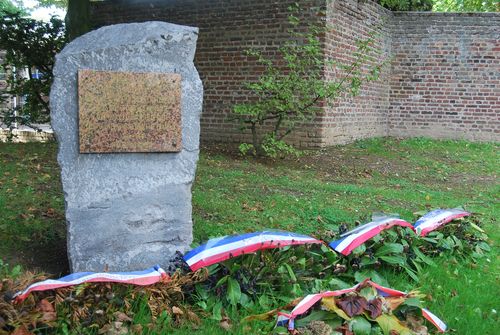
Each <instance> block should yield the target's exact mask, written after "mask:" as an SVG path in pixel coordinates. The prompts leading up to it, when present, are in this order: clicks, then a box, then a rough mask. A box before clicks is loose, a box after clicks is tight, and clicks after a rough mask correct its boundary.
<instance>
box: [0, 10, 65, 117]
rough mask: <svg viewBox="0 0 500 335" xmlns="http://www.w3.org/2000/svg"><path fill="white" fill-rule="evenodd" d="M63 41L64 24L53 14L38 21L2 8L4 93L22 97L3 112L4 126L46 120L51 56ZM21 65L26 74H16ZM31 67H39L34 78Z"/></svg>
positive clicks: (0, 39) (0, 32)
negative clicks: (19, 104) (46, 20)
mask: <svg viewBox="0 0 500 335" xmlns="http://www.w3.org/2000/svg"><path fill="white" fill-rule="evenodd" d="M65 43H66V38H65V37H64V24H63V22H62V21H61V20H59V19H58V18H56V17H52V18H51V20H50V22H42V21H37V20H34V19H31V18H27V17H23V16H22V15H21V14H20V13H9V12H3V13H2V14H1V15H0V49H1V50H5V51H6V55H5V63H4V64H3V66H4V68H5V70H6V72H7V73H8V78H7V89H6V90H5V93H6V94H8V95H11V96H18V97H23V98H24V100H25V103H24V105H23V106H21V107H20V106H17V107H16V108H15V109H14V108H12V109H9V110H6V111H5V112H4V115H3V122H4V123H5V124H6V125H7V126H11V125H12V124H13V123H14V122H18V123H20V124H25V125H33V124H34V123H46V122H48V121H49V118H50V117H49V103H48V99H47V97H48V95H49V91H50V86H51V84H52V78H53V75H52V67H53V65H54V57H55V54H56V53H57V52H59V51H60V50H61V49H62V47H63V46H64V44H65ZM13 69H16V71H13ZM24 69H27V71H28V78H23V77H22V76H20V75H19V71H20V70H24ZM35 71H40V74H41V75H40V76H39V77H38V78H35V77H34V74H35ZM5 98H6V97H3V98H2V99H5Z"/></svg>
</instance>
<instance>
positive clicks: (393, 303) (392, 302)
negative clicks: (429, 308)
mask: <svg viewBox="0 0 500 335" xmlns="http://www.w3.org/2000/svg"><path fill="white" fill-rule="evenodd" d="M385 302H386V304H387V306H388V307H389V309H390V310H391V311H394V310H396V309H397V308H398V307H399V305H401V304H402V303H403V302H405V298H404V297H388V298H385Z"/></svg>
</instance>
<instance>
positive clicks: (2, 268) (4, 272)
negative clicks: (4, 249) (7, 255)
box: [0, 259, 22, 279]
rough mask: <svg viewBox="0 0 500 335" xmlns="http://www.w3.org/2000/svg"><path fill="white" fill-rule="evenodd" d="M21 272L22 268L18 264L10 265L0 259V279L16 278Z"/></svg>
mask: <svg viewBox="0 0 500 335" xmlns="http://www.w3.org/2000/svg"><path fill="white" fill-rule="evenodd" d="M21 273H22V268H21V266H20V265H16V266H14V267H11V266H10V265H9V264H7V263H6V262H4V261H3V260H2V259H0V279H3V278H11V279H16V278H17V277H19V276H20V275H21Z"/></svg>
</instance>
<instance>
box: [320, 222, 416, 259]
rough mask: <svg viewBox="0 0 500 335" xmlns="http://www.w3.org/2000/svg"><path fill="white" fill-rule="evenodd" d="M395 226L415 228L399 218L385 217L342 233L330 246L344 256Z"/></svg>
mask: <svg viewBox="0 0 500 335" xmlns="http://www.w3.org/2000/svg"><path fill="white" fill-rule="evenodd" d="M393 226H401V227H408V228H411V229H413V226H412V225H411V224H410V223H409V222H406V221H405V220H401V219H398V218H393V217H390V218H383V219H379V220H376V221H372V222H369V223H367V224H364V225H362V226H359V227H356V228H355V229H353V230H351V231H349V232H347V233H345V234H342V235H340V236H341V237H342V238H341V239H339V240H336V241H333V242H331V243H330V247H331V248H332V249H334V250H335V251H337V252H339V253H341V254H342V255H344V256H347V255H349V254H350V253H351V252H352V251H353V250H354V249H356V248H357V247H359V246H360V245H362V244H363V243H365V242H366V241H367V240H369V239H371V238H372V237H374V236H375V235H378V234H380V233H381V232H382V231H384V230H386V229H389V228H392V227H393Z"/></svg>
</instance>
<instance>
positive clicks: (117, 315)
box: [113, 311, 132, 322]
mask: <svg viewBox="0 0 500 335" xmlns="http://www.w3.org/2000/svg"><path fill="white" fill-rule="evenodd" d="M113 315H114V316H115V318H116V321H121V322H131V321H132V319H131V318H130V317H129V316H128V315H127V314H125V313H123V312H120V311H118V312H114V313H113Z"/></svg>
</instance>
